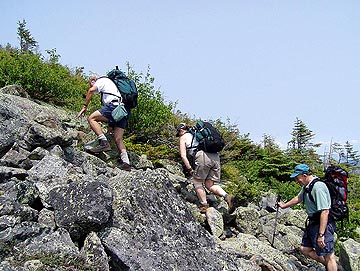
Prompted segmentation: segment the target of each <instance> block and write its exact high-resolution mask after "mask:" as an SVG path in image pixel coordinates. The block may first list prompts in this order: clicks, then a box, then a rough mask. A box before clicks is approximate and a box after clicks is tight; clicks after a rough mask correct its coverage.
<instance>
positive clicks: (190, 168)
mask: <svg viewBox="0 0 360 271" xmlns="http://www.w3.org/2000/svg"><path fill="white" fill-rule="evenodd" d="M190 128H191V127H190V126H189V125H187V124H186V123H180V124H179V125H178V126H177V128H176V131H177V132H176V136H177V137H180V144H179V149H180V156H181V160H182V161H183V163H184V165H185V167H186V170H187V172H188V173H189V174H190V175H191V176H192V183H193V185H194V188H195V191H196V195H197V197H198V199H199V201H200V206H199V210H200V212H201V213H206V209H207V208H209V204H208V203H207V200H206V191H205V188H204V186H203V185H204V184H205V187H206V188H207V189H208V190H209V191H210V192H212V193H213V194H215V195H218V196H220V197H223V198H224V199H225V201H226V202H227V204H228V206H229V213H230V214H231V213H233V212H234V211H235V207H236V206H235V204H234V201H235V196H233V195H230V194H227V193H226V192H225V191H224V190H223V189H222V188H221V186H220V185H219V184H218V182H219V181H220V171H221V166H220V155H219V153H208V152H205V151H202V150H197V145H198V144H199V143H198V141H197V140H196V138H195V136H193V134H192V133H190V132H189V129H190ZM188 156H189V158H190V157H193V159H192V160H193V162H192V163H190V161H189V159H188Z"/></svg>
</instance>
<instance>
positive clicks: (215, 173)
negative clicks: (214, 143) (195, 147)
mask: <svg viewBox="0 0 360 271" xmlns="http://www.w3.org/2000/svg"><path fill="white" fill-rule="evenodd" d="M220 173H221V166H220V155H219V154H218V153H208V152H204V151H198V152H197V153H196V155H195V169H194V173H193V177H194V178H196V179H201V180H212V181H214V182H219V181H220Z"/></svg>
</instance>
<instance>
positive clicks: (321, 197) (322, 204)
mask: <svg viewBox="0 0 360 271" xmlns="http://www.w3.org/2000/svg"><path fill="white" fill-rule="evenodd" d="M316 178H317V177H315V176H314V178H313V179H312V181H314V179H316ZM310 183H311V182H310ZM310 183H309V184H308V185H307V186H306V187H309V185H310ZM311 195H312V196H313V198H314V201H315V203H314V202H312V201H311V199H310V198H309V195H308V193H305V188H304V187H303V188H302V189H301V191H300V193H299V195H298V196H299V198H300V199H301V200H302V201H304V202H305V207H306V212H307V214H308V216H312V215H314V214H315V213H317V212H319V211H321V210H329V209H330V207H331V198H330V193H329V190H328V188H327V187H326V184H325V183H323V182H320V181H317V182H316V183H315V184H314V186H313V189H312V191H311Z"/></svg>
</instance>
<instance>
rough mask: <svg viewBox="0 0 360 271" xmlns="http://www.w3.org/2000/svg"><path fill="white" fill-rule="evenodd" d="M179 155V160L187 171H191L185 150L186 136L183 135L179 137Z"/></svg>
mask: <svg viewBox="0 0 360 271" xmlns="http://www.w3.org/2000/svg"><path fill="white" fill-rule="evenodd" d="M179 149H180V157H181V160H182V161H183V163H184V165H185V167H186V169H187V170H188V171H189V173H191V171H192V167H191V165H190V162H189V159H188V158H187V151H186V138H185V136H181V137H180V146H179Z"/></svg>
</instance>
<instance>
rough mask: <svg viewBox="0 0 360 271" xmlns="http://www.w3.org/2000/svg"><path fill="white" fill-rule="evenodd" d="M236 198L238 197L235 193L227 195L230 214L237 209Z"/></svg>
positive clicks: (226, 199)
mask: <svg viewBox="0 0 360 271" xmlns="http://www.w3.org/2000/svg"><path fill="white" fill-rule="evenodd" d="M235 199H236V197H235V196H234V195H229V194H227V195H226V197H225V201H226V202H227V204H228V206H229V214H232V213H233V212H234V211H235V208H236V206H235Z"/></svg>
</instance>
